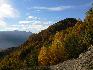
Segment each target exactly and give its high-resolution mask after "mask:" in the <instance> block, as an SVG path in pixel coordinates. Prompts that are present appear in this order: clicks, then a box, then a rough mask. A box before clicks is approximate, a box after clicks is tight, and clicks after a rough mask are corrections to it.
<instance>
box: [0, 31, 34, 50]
mask: <svg viewBox="0 0 93 70" xmlns="http://www.w3.org/2000/svg"><path fill="white" fill-rule="evenodd" d="M31 34H32V33H31V32H25V31H17V30H15V31H0V48H9V47H16V46H18V45H20V44H22V43H23V42H25V41H26V40H27V38H28V37H29V35H31Z"/></svg>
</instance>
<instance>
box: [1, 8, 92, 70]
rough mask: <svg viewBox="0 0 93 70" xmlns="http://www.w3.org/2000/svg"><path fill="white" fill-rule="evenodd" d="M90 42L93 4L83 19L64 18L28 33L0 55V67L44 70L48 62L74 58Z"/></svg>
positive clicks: (51, 63)
mask: <svg viewBox="0 0 93 70" xmlns="http://www.w3.org/2000/svg"><path fill="white" fill-rule="evenodd" d="M90 45H93V7H92V8H91V9H89V11H88V12H87V13H86V17H85V19H84V21H82V20H80V19H79V20H78V19H75V18H66V19H64V20H61V21H59V22H57V23H55V24H53V25H51V26H49V27H48V28H47V29H45V30H42V31H41V32H39V33H38V34H33V35H31V36H30V37H29V38H28V40H27V41H26V42H25V43H24V44H22V45H21V46H19V47H18V48H16V49H15V50H13V51H12V52H10V53H9V54H8V55H6V56H5V57H4V59H2V58H1V60H0V70H19V69H22V70H23V69H25V70H27V69H31V70H36V69H39V70H45V69H44V68H46V67H47V66H50V65H56V64H58V63H62V62H63V61H66V60H68V59H72V58H77V57H78V56H79V54H80V53H82V52H85V51H86V50H87V48H88V47H89V46H90ZM45 66H46V67H45Z"/></svg>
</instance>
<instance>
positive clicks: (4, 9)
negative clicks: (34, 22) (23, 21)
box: [0, 0, 18, 19]
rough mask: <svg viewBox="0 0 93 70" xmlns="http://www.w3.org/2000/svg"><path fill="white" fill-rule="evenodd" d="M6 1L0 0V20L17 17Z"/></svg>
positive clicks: (14, 10) (16, 13) (15, 11)
mask: <svg viewBox="0 0 93 70" xmlns="http://www.w3.org/2000/svg"><path fill="white" fill-rule="evenodd" d="M7 1H8V0H0V19H5V18H8V17H11V18H14V17H17V15H18V12H17V10H16V9H15V8H13V7H12V6H11V5H10V4H9V3H8V2H7Z"/></svg>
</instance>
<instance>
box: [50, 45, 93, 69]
mask: <svg viewBox="0 0 93 70" xmlns="http://www.w3.org/2000/svg"><path fill="white" fill-rule="evenodd" d="M50 69H51V70H93V46H91V47H89V48H88V51H86V52H85V53H81V54H80V55H79V57H78V58H77V59H72V60H67V61H64V62H63V63H60V64H57V65H54V66H50Z"/></svg>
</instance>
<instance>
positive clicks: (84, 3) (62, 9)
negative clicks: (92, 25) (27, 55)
mask: <svg viewBox="0 0 93 70" xmlns="http://www.w3.org/2000/svg"><path fill="white" fill-rule="evenodd" d="M91 3H93V0H0V31H12V30H19V31H31V32H33V33H38V32H39V31H41V30H43V29H46V28H47V27H48V26H50V25H52V24H53V23H55V22H57V21H59V20H62V19H65V18H68V17H71V18H77V19H78V18H81V19H84V16H85V12H86V11H87V10H88V9H89V8H90V7H91Z"/></svg>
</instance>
